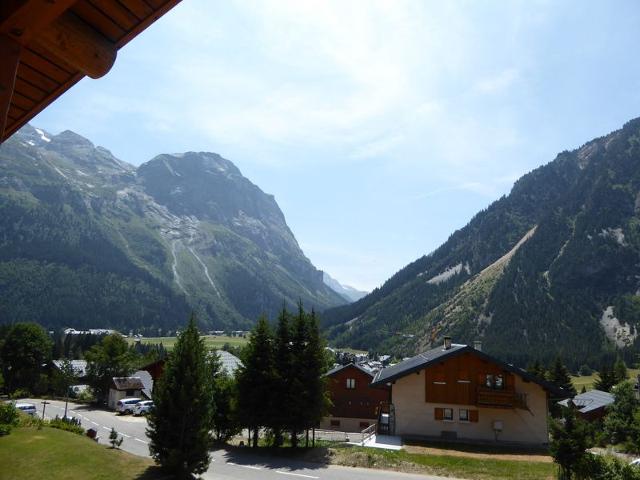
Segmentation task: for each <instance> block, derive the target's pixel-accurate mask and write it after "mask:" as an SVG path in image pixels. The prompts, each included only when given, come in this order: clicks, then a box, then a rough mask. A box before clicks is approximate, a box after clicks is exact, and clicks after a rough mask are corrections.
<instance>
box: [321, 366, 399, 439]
mask: <svg viewBox="0 0 640 480" xmlns="http://www.w3.org/2000/svg"><path fill="white" fill-rule="evenodd" d="M325 376H326V377H327V378H328V390H329V396H330V398H331V403H332V405H331V407H330V408H329V415H328V416H327V417H325V418H323V419H322V421H321V422H320V428H323V429H327V430H339V431H342V432H360V431H362V430H364V429H365V428H367V427H369V426H370V425H373V424H374V423H376V420H377V418H378V410H379V409H380V406H381V404H385V403H387V402H388V401H389V393H390V392H389V390H388V389H385V388H383V389H375V388H370V387H369V385H371V381H372V380H373V378H374V372H372V371H370V370H367V369H365V368H363V367H362V366H360V365H356V364H353V363H351V364H349V365H341V366H338V367H336V368H334V369H332V370H330V371H329V372H327V373H326V375H325Z"/></svg>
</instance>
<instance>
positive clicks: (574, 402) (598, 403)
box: [558, 390, 615, 421]
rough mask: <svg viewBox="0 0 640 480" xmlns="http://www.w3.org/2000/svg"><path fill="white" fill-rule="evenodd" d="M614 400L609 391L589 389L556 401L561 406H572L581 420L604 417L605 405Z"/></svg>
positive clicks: (610, 403)
mask: <svg viewBox="0 0 640 480" xmlns="http://www.w3.org/2000/svg"><path fill="white" fill-rule="evenodd" d="M614 401H615V398H614V396H613V395H612V394H611V393H609V392H603V391H601V390H589V391H588V392H585V393H581V394H579V395H576V396H575V397H573V398H567V399H565V400H562V401H560V402H558V403H559V404H560V405H562V406H563V407H571V408H574V409H575V410H576V412H577V413H578V415H579V416H580V417H581V418H582V419H583V420H588V421H593V420H598V419H600V418H602V417H604V416H605V413H606V409H607V407H608V406H609V405H612V404H613V402H614Z"/></svg>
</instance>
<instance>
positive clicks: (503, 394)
mask: <svg viewBox="0 0 640 480" xmlns="http://www.w3.org/2000/svg"><path fill="white" fill-rule="evenodd" d="M478 405H480V406H483V407H494V408H522V409H525V410H527V395H526V393H518V392H516V391H515V390H494V389H492V388H486V387H480V388H478Z"/></svg>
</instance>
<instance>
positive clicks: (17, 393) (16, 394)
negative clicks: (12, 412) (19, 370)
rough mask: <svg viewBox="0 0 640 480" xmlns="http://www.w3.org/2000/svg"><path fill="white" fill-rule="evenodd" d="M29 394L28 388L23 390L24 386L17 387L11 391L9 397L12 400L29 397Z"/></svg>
mask: <svg viewBox="0 0 640 480" xmlns="http://www.w3.org/2000/svg"><path fill="white" fill-rule="evenodd" d="M30 396H31V392H30V391H29V390H25V389H24V388H18V389H16V390H14V391H13V393H12V394H11V395H9V398H11V399H12V400H17V399H19V398H29V397H30Z"/></svg>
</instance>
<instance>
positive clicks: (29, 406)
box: [16, 402, 36, 417]
mask: <svg viewBox="0 0 640 480" xmlns="http://www.w3.org/2000/svg"><path fill="white" fill-rule="evenodd" d="M16 408H17V409H18V410H20V411H21V412H22V413H26V414H27V415H31V416H32V417H33V416H35V415H36V406H35V405H34V404H33V403H26V402H19V403H16Z"/></svg>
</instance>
